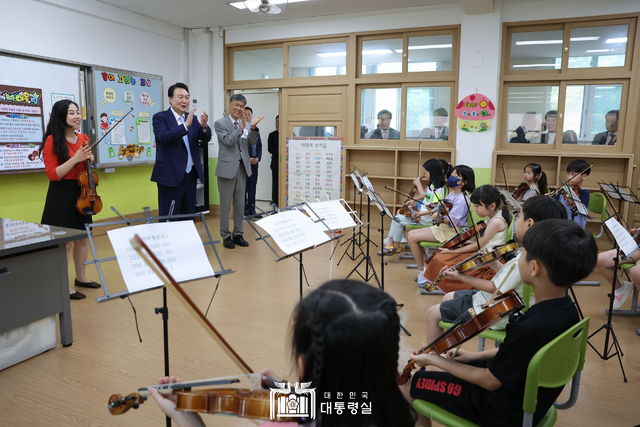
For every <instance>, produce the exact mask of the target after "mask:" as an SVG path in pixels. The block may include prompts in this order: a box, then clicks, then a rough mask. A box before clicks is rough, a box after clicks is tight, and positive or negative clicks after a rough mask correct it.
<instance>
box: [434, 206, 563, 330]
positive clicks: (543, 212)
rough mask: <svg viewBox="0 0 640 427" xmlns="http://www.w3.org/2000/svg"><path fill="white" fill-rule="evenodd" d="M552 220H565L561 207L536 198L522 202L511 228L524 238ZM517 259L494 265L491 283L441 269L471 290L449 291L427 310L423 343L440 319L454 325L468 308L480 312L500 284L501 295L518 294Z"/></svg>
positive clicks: (518, 255)
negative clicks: (538, 224) (542, 222)
mask: <svg viewBox="0 0 640 427" xmlns="http://www.w3.org/2000/svg"><path fill="white" fill-rule="evenodd" d="M553 218H556V219H567V214H566V213H565V210H564V206H562V205H561V204H560V202H558V201H557V200H555V199H553V198H551V197H542V196H536V197H533V198H531V199H529V200H527V201H526V202H524V205H523V206H522V213H521V214H520V215H518V219H517V220H516V223H515V227H514V228H516V230H517V233H518V236H525V233H526V232H527V230H528V229H529V228H530V227H531V226H532V225H533V224H535V223H538V222H540V221H542V220H547V219H553ZM519 258H520V254H516V256H515V257H514V258H513V259H511V260H509V261H507V262H506V263H505V264H504V265H503V264H502V263H500V262H494V263H493V264H492V267H493V268H494V269H495V270H496V271H497V274H496V276H495V277H494V278H493V280H486V279H481V278H479V277H473V276H470V275H467V274H460V273H458V272H457V271H448V270H447V269H446V268H445V269H444V270H443V274H444V275H445V277H447V278H448V279H451V280H455V281H459V282H462V283H464V284H466V285H469V286H471V287H472V289H470V290H460V291H455V292H449V293H447V294H446V295H445V296H444V297H443V298H442V303H440V304H437V305H434V306H432V307H430V308H429V309H428V310H427V342H431V341H432V340H433V339H435V337H437V336H438V335H440V334H441V333H442V330H441V329H440V327H439V326H438V323H440V321H441V320H444V321H445V322H454V321H455V320H456V319H458V318H460V316H463V317H462V319H463V320H467V319H469V318H471V315H470V314H469V309H470V308H473V309H474V310H475V311H476V313H479V312H481V311H482V305H483V304H485V303H486V302H487V301H489V299H490V298H491V296H492V295H493V293H494V292H495V291H496V288H497V287H498V286H500V285H502V287H501V288H500V292H501V293H505V292H507V291H508V290H510V289H515V290H516V292H518V294H522V280H521V277H520V271H519V270H518V259H519ZM512 266H513V267H514V268H513V271H512V270H511V267H512ZM503 281H504V283H503ZM506 325H507V319H505V320H503V321H501V322H500V323H498V324H497V325H495V326H494V327H493V328H492V329H498V330H501V329H504V328H505V327H506Z"/></svg>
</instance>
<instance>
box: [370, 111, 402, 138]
mask: <svg viewBox="0 0 640 427" xmlns="http://www.w3.org/2000/svg"><path fill="white" fill-rule="evenodd" d="M392 118H393V114H391V111H389V110H381V111H380V112H379V113H378V127H377V129H376V130H374V131H373V132H371V135H370V136H369V139H400V132H399V131H397V130H395V129H394V128H392V127H390V125H391V119H392Z"/></svg>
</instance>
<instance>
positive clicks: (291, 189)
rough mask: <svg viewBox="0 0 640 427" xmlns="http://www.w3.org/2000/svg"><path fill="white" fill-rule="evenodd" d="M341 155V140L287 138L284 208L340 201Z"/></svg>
mask: <svg viewBox="0 0 640 427" xmlns="http://www.w3.org/2000/svg"><path fill="white" fill-rule="evenodd" d="M342 153H343V147H342V138H333V137H332V138H326V137H317V138H287V194H286V197H285V200H286V203H287V206H288V205H294V204H297V203H302V202H303V201H307V202H310V203H311V202H315V201H316V200H317V201H321V202H324V201H326V200H327V199H329V200H339V199H341V198H342ZM303 199H304V200H303Z"/></svg>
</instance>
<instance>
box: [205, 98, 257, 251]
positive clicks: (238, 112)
mask: <svg viewBox="0 0 640 427" xmlns="http://www.w3.org/2000/svg"><path fill="white" fill-rule="evenodd" d="M246 105H247V99H246V98H245V97H244V96H242V95H233V96H232V97H231V101H230V102H229V115H227V116H225V117H223V118H221V119H220V120H217V121H216V122H215V123H214V125H213V128H214V129H215V131H216V135H218V166H217V167H216V176H217V177H218V191H219V192H220V235H221V236H222V238H223V239H224V242H223V245H224V247H225V248H228V249H233V248H235V247H236V245H239V246H243V247H246V246H249V243H248V242H247V241H246V240H244V238H243V237H242V226H243V219H244V193H245V186H246V181H247V177H248V176H251V163H250V162H249V144H251V145H255V144H256V143H257V142H258V135H260V131H259V130H258V128H257V127H256V125H257V124H258V123H259V122H260V121H261V120H262V119H264V116H261V117H257V118H255V119H254V120H253V122H252V123H251V124H250V125H249V126H247V123H246V122H245V121H244V120H243V118H244V107H245V106H246ZM249 127H250V128H251V129H249ZM231 201H233V234H232V233H231V232H230V231H229V210H230V209H231Z"/></svg>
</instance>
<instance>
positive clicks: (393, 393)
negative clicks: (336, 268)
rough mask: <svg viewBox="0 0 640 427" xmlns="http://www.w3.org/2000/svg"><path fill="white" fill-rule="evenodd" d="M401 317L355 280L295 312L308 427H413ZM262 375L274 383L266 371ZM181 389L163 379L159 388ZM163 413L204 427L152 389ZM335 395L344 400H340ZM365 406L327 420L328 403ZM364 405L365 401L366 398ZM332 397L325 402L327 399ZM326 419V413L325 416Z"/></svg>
mask: <svg viewBox="0 0 640 427" xmlns="http://www.w3.org/2000/svg"><path fill="white" fill-rule="evenodd" d="M399 331H400V318H399V316H398V312H397V308H396V302H395V300H394V299H393V298H392V297H391V296H390V295H389V294H387V293H385V292H383V291H381V290H380V289H378V288H375V287H373V286H370V285H368V284H366V283H363V282H360V281H356V280H332V281H329V282H327V283H325V284H324V285H322V286H320V287H319V288H318V289H316V290H315V291H313V292H311V293H310V294H309V295H308V296H307V297H305V298H304V299H303V300H302V301H300V302H299V303H298V305H297V307H296V308H295V309H294V312H293V317H292V323H291V356H292V358H293V360H294V362H295V363H296V365H297V370H298V375H299V380H298V382H300V383H304V382H311V383H312V384H311V387H312V388H315V393H316V405H317V408H316V414H317V416H316V420H315V421H312V422H310V423H307V424H306V425H307V426H309V427H326V426H331V427H342V426H344V427H373V426H377V427H382V426H385V427H410V426H413V425H414V424H415V420H416V415H415V412H414V411H413V409H412V408H411V406H410V404H409V403H408V402H407V400H406V399H405V398H404V396H403V395H402V393H401V391H400V388H399V387H398V384H397V381H396V379H397V375H398V352H399V350H400V335H399ZM261 374H263V375H265V376H267V377H269V378H272V379H276V381H279V378H278V377H277V376H276V375H275V374H274V372H273V371H272V370H271V369H270V368H267V369H265V370H263V371H262V372H261ZM168 382H180V380H179V379H176V378H173V377H171V378H161V379H160V381H159V384H164V383H168ZM151 392H152V395H153V397H154V399H155V400H156V401H157V402H158V404H159V405H160V407H161V408H162V410H163V411H164V412H165V413H166V414H167V415H169V416H170V417H171V418H173V419H174V420H175V421H176V423H177V425H179V426H180V427H202V426H204V425H205V424H204V422H203V420H202V418H201V417H200V416H199V415H198V414H195V413H185V412H179V411H176V410H175V401H174V400H175V399H172V397H175V396H171V395H161V394H159V393H158V392H157V391H156V390H155V389H151ZM337 393H343V394H344V396H343V398H342V400H340V399H338V398H337ZM350 393H355V396H356V400H355V401H358V400H360V401H362V400H365V401H366V403H367V404H368V406H369V407H370V409H371V413H370V414H366V413H365V414H363V413H362V411H361V410H360V408H358V410H357V411H356V412H357V413H356V414H353V412H351V411H350V410H349V409H348V408H347V406H346V404H345V406H344V411H341V414H339V413H338V412H337V411H336V409H335V408H333V409H332V410H331V411H330V413H324V412H323V411H321V408H323V407H324V408H327V404H328V403H331V402H339V401H342V402H345V403H346V402H349V401H350V400H349V395H350ZM365 395H366V398H365V399H362V396H365ZM325 396H330V397H325ZM325 412H326V411H325ZM262 425H263V426H265V427H297V426H298V424H297V423H283V422H273V421H269V422H267V423H265V424H262Z"/></svg>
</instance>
